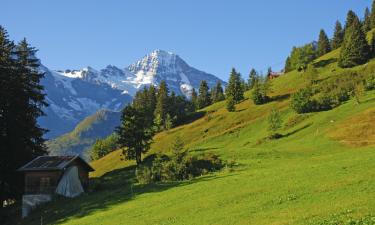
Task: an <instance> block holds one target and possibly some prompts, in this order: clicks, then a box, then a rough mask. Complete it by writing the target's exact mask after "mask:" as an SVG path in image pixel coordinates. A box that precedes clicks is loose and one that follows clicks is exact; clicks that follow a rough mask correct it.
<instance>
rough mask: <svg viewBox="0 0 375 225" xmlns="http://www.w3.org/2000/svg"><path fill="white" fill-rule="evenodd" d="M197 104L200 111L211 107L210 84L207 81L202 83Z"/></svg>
mask: <svg viewBox="0 0 375 225" xmlns="http://www.w3.org/2000/svg"><path fill="white" fill-rule="evenodd" d="M197 102H198V108H199V109H202V108H204V107H206V106H209V105H211V95H210V91H209V87H208V84H207V82H206V81H205V80H202V81H201V83H200V86H199V95H198V99H197Z"/></svg>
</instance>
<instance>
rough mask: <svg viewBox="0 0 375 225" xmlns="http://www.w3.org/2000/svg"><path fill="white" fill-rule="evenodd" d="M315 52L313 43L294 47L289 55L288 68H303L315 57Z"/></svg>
mask: <svg viewBox="0 0 375 225" xmlns="http://www.w3.org/2000/svg"><path fill="white" fill-rule="evenodd" d="M316 56H317V53H316V51H315V48H314V46H313V44H306V45H304V46H302V47H298V48H297V47H294V48H293V50H292V53H291V54H290V56H289V60H290V62H288V64H290V65H288V67H289V68H288V70H295V69H296V70H298V71H301V70H305V69H306V68H307V65H308V64H309V63H311V62H312V61H313V60H314V59H316Z"/></svg>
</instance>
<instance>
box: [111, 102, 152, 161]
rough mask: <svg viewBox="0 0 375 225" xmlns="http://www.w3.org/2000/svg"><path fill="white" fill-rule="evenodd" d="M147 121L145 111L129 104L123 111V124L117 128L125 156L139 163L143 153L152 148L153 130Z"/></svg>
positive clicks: (119, 142) (119, 141)
mask: <svg viewBox="0 0 375 225" xmlns="http://www.w3.org/2000/svg"><path fill="white" fill-rule="evenodd" d="M147 121H148V118H146V114H145V113H144V112H142V111H137V110H136V109H135V108H134V107H133V106H132V105H128V106H126V107H125V108H124V110H123V111H122V115H121V125H120V126H119V127H118V128H117V129H116V132H117V134H118V136H119V139H118V144H119V145H120V147H122V148H123V154H124V156H125V158H126V159H135V160H136V162H137V164H138V165H139V164H140V163H141V160H142V157H141V156H142V154H143V153H146V152H147V151H148V150H149V149H150V144H151V141H152V136H153V131H152V129H151V127H150V126H148V124H147Z"/></svg>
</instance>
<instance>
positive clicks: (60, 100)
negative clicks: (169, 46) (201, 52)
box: [39, 50, 225, 138]
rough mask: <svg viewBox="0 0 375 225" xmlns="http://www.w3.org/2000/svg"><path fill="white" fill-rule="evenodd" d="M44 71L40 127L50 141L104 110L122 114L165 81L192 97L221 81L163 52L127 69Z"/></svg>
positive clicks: (181, 93)
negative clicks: (201, 87)
mask: <svg viewBox="0 0 375 225" xmlns="http://www.w3.org/2000/svg"><path fill="white" fill-rule="evenodd" d="M40 69H41V71H43V72H45V78H44V79H43V80H42V84H43V85H44V87H45V92H46V94H47V102H48V103H49V107H47V108H46V109H45V110H44V111H45V113H46V116H45V117H41V118H40V120H39V124H40V125H41V126H42V127H44V128H47V129H49V130H50V131H49V132H48V133H47V135H46V137H47V138H55V137H57V136H60V135H62V134H64V133H67V132H70V131H72V130H73V129H74V127H75V126H76V125H77V124H78V123H79V122H80V121H82V120H83V119H84V118H86V117H87V116H89V115H93V114H94V113H96V112H97V111H99V110H101V109H108V110H112V111H120V110H121V109H122V108H123V107H124V106H125V105H126V104H128V103H129V102H131V100H132V96H134V94H135V93H136V92H137V90H139V89H141V88H143V87H144V86H150V85H154V86H158V85H159V84H160V82H161V81H162V80H165V81H166V82H167V85H168V87H169V89H170V90H171V91H174V92H175V93H176V94H178V95H185V96H187V97H189V96H190V94H191V91H192V89H193V88H195V89H198V88H199V84H200V82H201V81H202V80H206V81H207V83H208V85H209V86H211V87H212V86H213V85H215V84H216V82H217V81H219V80H220V79H219V78H217V77H216V76H214V75H212V74H208V73H205V72H202V71H200V70H197V69H195V68H193V67H191V66H189V65H188V64H187V63H186V62H185V61H184V60H183V59H181V58H180V57H179V56H178V55H176V54H174V53H171V52H166V51H162V50H155V51H153V52H151V53H150V54H148V55H146V56H145V57H144V58H142V59H140V60H138V61H137V62H135V63H133V64H131V65H130V66H128V67H126V68H124V69H120V68H117V67H115V66H112V65H109V66H107V67H106V68H104V69H102V70H95V69H93V68H92V67H86V68H83V69H81V70H63V71H62V70H57V71H53V70H50V69H48V68H47V67H44V66H41V67H40ZM221 82H222V83H223V85H224V86H225V82H223V81H221Z"/></svg>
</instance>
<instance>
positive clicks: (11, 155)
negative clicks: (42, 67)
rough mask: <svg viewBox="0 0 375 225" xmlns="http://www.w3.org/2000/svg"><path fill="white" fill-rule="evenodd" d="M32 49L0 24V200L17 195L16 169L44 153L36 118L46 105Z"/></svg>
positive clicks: (40, 77) (41, 135)
mask: <svg viewBox="0 0 375 225" xmlns="http://www.w3.org/2000/svg"><path fill="white" fill-rule="evenodd" d="M35 53H36V50H35V49H34V48H32V47H30V46H29V44H28V43H27V41H26V40H25V39H24V40H22V41H21V42H20V43H19V44H18V45H17V46H15V45H14V43H13V42H12V41H10V40H9V39H8V35H7V32H6V30H5V29H4V28H2V27H0V87H1V88H0V133H1V135H0V146H1V151H0V202H1V203H2V202H3V201H4V199H6V198H10V199H11V198H13V199H14V198H17V197H19V194H21V193H20V189H19V186H20V180H19V179H18V178H19V177H18V173H16V169H17V168H19V167H20V166H22V165H23V164H25V163H26V162H28V161H30V160H32V159H33V158H35V157H37V156H39V155H44V154H46V153H47V152H46V147H45V144H44V142H45V140H44V138H43V135H44V133H45V132H46V130H45V129H42V128H41V127H39V125H38V123H37V119H38V117H40V116H43V115H44V113H43V111H42V108H43V107H45V106H47V103H46V102H45V99H44V97H45V94H44V93H43V86H42V85H41V84H40V80H41V79H42V78H43V76H44V74H42V73H40V72H39V60H38V59H37V58H36V57H35Z"/></svg>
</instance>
